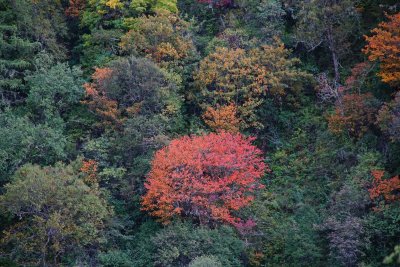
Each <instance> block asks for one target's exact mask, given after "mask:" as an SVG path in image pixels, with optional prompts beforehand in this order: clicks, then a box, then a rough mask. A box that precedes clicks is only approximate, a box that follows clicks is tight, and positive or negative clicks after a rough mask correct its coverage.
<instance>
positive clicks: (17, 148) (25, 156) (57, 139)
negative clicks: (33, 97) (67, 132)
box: [0, 111, 67, 182]
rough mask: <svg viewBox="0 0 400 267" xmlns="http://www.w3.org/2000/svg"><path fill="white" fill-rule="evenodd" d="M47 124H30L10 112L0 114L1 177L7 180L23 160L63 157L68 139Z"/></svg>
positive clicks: (35, 160)
mask: <svg viewBox="0 0 400 267" xmlns="http://www.w3.org/2000/svg"><path fill="white" fill-rule="evenodd" d="M61 130H62V129H54V128H52V127H50V126H49V125H47V124H38V125H35V124H33V123H32V122H31V121H30V120H29V119H28V118H26V117H19V116H16V115H15V114H12V113H11V112H10V111H6V112H4V113H0V177H1V181H2V182H4V181H8V178H9V175H11V174H12V173H13V172H14V171H15V170H16V169H18V168H19V167H20V166H22V165H23V164H25V163H28V162H31V163H37V164H39V163H41V164H52V163H54V162H56V161H57V160H61V159H64V158H65V156H66V155H65V146H66V144H67V140H66V138H65V136H63V133H62V131H61Z"/></svg>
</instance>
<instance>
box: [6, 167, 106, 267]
mask: <svg viewBox="0 0 400 267" xmlns="http://www.w3.org/2000/svg"><path fill="white" fill-rule="evenodd" d="M73 165H74V164H73ZM73 165H68V166H66V165H64V164H61V163H58V164H56V165H55V166H54V167H43V168H42V167H40V166H38V165H25V166H23V167H22V168H20V169H19V170H18V171H17V172H16V173H15V174H14V176H13V178H12V181H11V182H10V183H9V184H7V185H5V187H4V189H5V193H4V195H2V196H1V197H0V205H1V207H2V208H3V209H4V211H6V212H8V213H9V214H11V215H12V216H15V219H16V223H15V224H14V225H12V226H11V227H10V228H8V229H5V231H4V233H3V236H2V240H1V243H2V245H7V244H8V245H9V247H8V248H10V249H11V251H10V253H11V255H12V258H14V259H15V260H16V261H17V262H18V263H20V264H28V265H43V266H47V265H49V264H51V265H59V264H60V261H61V260H62V259H63V258H64V257H65V256H68V255H73V253H75V255H76V254H80V255H84V254H85V252H87V251H88V249H89V248H90V247H93V246H96V244H99V242H100V236H101V232H102V229H103V228H104V221H105V220H106V219H107V218H108V216H109V215H110V214H111V213H110V212H111V210H110V209H109V207H107V204H106V203H105V200H104V199H103V198H102V196H101V194H100V192H99V191H98V190H97V189H96V187H89V186H88V185H86V184H85V182H84V179H86V178H85V177H86V175H87V174H85V173H80V172H79V170H78V169H77V168H76V167H77V166H79V163H78V162H76V163H75V165H77V166H73ZM78 168H79V167H78ZM6 250H7V247H6Z"/></svg>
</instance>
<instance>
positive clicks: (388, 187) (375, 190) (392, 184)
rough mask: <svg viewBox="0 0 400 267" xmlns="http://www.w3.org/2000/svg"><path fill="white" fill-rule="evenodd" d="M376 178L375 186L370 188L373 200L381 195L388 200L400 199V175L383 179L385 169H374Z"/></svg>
mask: <svg viewBox="0 0 400 267" xmlns="http://www.w3.org/2000/svg"><path fill="white" fill-rule="evenodd" d="M371 173H372V176H373V177H374V180H373V182H372V184H373V186H372V188H371V189H369V196H370V198H371V199H372V200H375V199H377V198H378V197H380V196H383V198H384V199H385V200H386V201H388V202H391V201H395V200H399V199H400V194H399V193H400V176H399V175H397V176H393V177H392V178H389V179H382V178H383V176H384V174H385V172H384V171H372V172H371Z"/></svg>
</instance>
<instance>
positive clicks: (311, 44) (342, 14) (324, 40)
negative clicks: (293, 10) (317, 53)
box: [296, 0, 359, 83]
mask: <svg viewBox="0 0 400 267" xmlns="http://www.w3.org/2000/svg"><path fill="white" fill-rule="evenodd" d="M298 9H299V10H300V11H299V12H298V14H297V15H296V16H297V25H296V39H297V40H298V41H299V42H302V43H303V44H304V45H305V46H306V47H307V49H308V50H309V51H312V50H314V49H316V48H317V47H319V46H324V47H326V48H327V49H328V51H329V52H330V57H331V60H332V64H333V70H334V77H335V82H336V83H338V82H340V70H339V68H340V66H341V65H340V60H341V59H342V58H343V57H344V56H346V55H347V53H348V51H349V47H350V45H351V41H352V37H353V39H354V35H355V33H356V32H357V25H358V23H359V14H358V13H357V10H356V8H355V1H353V0H340V1H338V0H310V1H299V2H298ZM353 41H354V40H353Z"/></svg>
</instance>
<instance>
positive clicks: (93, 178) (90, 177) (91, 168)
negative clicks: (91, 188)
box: [80, 159, 98, 185]
mask: <svg viewBox="0 0 400 267" xmlns="http://www.w3.org/2000/svg"><path fill="white" fill-rule="evenodd" d="M97 167H98V164H97V162H96V161H95V160H93V159H89V160H83V161H82V167H81V168H80V171H81V172H83V173H84V174H86V177H85V179H84V181H85V182H86V183H87V184H90V185H91V184H96V183H97V182H98V181H97Z"/></svg>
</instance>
